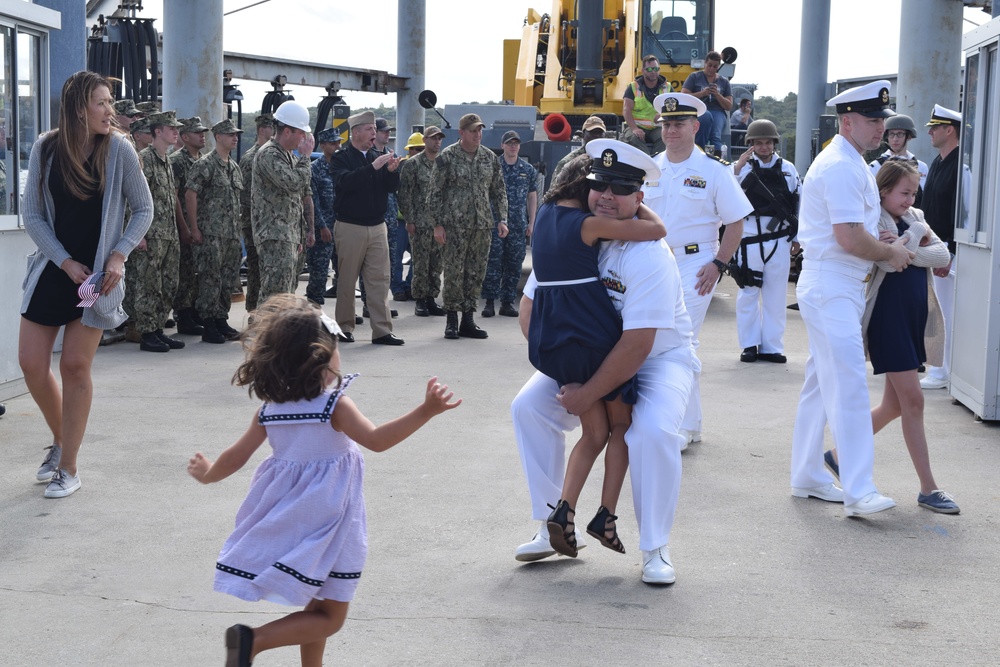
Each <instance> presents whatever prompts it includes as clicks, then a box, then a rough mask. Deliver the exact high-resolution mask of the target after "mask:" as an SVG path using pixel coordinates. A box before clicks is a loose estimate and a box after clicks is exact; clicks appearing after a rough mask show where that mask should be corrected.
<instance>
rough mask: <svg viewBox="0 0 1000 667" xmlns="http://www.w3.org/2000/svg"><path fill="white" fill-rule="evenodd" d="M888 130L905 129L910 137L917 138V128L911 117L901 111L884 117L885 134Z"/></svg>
mask: <svg viewBox="0 0 1000 667" xmlns="http://www.w3.org/2000/svg"><path fill="white" fill-rule="evenodd" d="M889 130H906V132H907V134H909V135H910V139H916V138H917V128H916V126H915V125H914V124H913V119H912V118H910V117H909V116H906V115H904V114H901V113H900V114H896V115H895V116H892V117H891V118H886V119H885V133H886V136H888V134H889Z"/></svg>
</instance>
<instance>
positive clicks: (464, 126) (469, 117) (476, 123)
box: [458, 113, 486, 132]
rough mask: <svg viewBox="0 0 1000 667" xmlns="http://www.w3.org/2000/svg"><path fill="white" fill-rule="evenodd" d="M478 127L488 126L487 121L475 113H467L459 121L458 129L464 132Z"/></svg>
mask: <svg viewBox="0 0 1000 667" xmlns="http://www.w3.org/2000/svg"><path fill="white" fill-rule="evenodd" d="M477 127H486V123H484V122H483V119H482V118H480V117H479V116H478V115H476V114H474V113H467V114H465V115H464V116H462V117H461V118H460V119H459V121H458V129H460V130H462V131H463V132H464V131H466V130H475V129H476V128H477Z"/></svg>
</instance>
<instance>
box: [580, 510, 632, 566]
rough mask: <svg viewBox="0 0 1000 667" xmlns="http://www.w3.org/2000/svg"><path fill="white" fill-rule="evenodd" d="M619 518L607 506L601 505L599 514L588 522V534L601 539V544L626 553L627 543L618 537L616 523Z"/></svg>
mask: <svg viewBox="0 0 1000 667" xmlns="http://www.w3.org/2000/svg"><path fill="white" fill-rule="evenodd" d="M617 520H618V517H617V516H615V515H614V514H612V513H611V512H609V511H608V508H607V507H605V506H604V505H601V509H599V510H597V516H595V517H594V518H593V520H592V521H591V522H590V523H589V524H587V534H588V535H591V536H593V537H594V538H596V539H597V540H599V541H600V543H601V544H603V545H604V546H606V547H607V548H609V549H611V550H612V551H617V552H618V553H620V554H623V553H625V545H624V544H622V541H621V540H620V539H618V527H617V525H616V524H615V521H617Z"/></svg>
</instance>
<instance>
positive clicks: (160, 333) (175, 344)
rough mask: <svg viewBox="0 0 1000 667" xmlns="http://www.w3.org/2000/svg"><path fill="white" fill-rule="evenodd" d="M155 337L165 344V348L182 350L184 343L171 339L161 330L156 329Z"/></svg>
mask: <svg viewBox="0 0 1000 667" xmlns="http://www.w3.org/2000/svg"><path fill="white" fill-rule="evenodd" d="M156 337H157V338H159V339H160V341H162V342H163V343H166V345H167V347H169V348H170V349H171V350H180V349H183V348H184V341H182V340H178V339H176V338H171V337H170V336H168V335H167V334H165V333H163V329H158V330H157V331H156Z"/></svg>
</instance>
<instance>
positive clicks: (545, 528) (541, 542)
mask: <svg viewBox="0 0 1000 667" xmlns="http://www.w3.org/2000/svg"><path fill="white" fill-rule="evenodd" d="M585 546H587V545H586V543H585V542H584V541H583V533H581V532H580V529H579V528H578V529H577V530H576V549H577V551H579V550H580V549H582V548H584V547H585ZM555 555H556V550H555V549H553V548H552V544H551V543H550V542H549V525H548V522H547V521H542V526H541V528H539V529H538V532H537V533H535V536H534V537H533V538H532V539H531V541H530V542H525V543H524V544H522V545H521V546H519V547H518V548H517V549H514V560H517V561H521V562H522V563H531V562H533V561H536V560H542V559H544V558H548V557H549V556H555Z"/></svg>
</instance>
